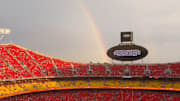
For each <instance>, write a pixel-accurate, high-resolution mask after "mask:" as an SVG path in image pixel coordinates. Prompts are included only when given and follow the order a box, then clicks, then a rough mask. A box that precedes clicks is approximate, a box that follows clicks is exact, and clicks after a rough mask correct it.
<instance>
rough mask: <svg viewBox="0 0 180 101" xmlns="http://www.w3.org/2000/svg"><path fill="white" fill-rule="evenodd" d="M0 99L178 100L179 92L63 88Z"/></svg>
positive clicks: (60, 100) (18, 100)
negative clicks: (61, 89)
mask: <svg viewBox="0 0 180 101" xmlns="http://www.w3.org/2000/svg"><path fill="white" fill-rule="evenodd" d="M1 101H180V93H178V92H158V91H143V90H138V91H137V90H64V91H50V92H39V93H32V94H24V95H18V96H13V97H9V98H5V99H2V100H1Z"/></svg>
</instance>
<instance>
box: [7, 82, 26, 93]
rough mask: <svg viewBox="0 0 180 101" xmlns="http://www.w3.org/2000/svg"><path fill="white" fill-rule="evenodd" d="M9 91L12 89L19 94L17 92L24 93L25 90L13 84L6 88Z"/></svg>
mask: <svg viewBox="0 0 180 101" xmlns="http://www.w3.org/2000/svg"><path fill="white" fill-rule="evenodd" d="M6 87H7V88H8V89H10V90H11V91H12V92H14V93H17V92H23V91H24V90H23V88H21V87H20V86H19V85H17V84H12V85H7V86H6Z"/></svg>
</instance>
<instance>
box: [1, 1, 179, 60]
mask: <svg viewBox="0 0 180 101" xmlns="http://www.w3.org/2000/svg"><path fill="white" fill-rule="evenodd" d="M81 5H83V6H84V7H86V8H87V11H88V14H90V15H91V16H92V18H93V21H94V23H95V25H96V26H97V29H98V30H99V32H100V35H101V38H102V39H103V42H104V46H105V49H106V50H107V49H108V48H110V47H112V46H114V45H117V44H119V33H120V32H122V31H133V32H134V42H135V43H136V44H138V45H142V46H144V47H146V48H147V49H148V50H149V54H148V56H147V57H146V58H144V62H148V63H157V62H161V63H164V62H177V61H179V60H180V54H179V51H180V45H179V43H180V40H179V39H180V12H179V11H180V6H179V5H180V1H179V0H0V27H1V28H10V29H11V30H12V33H11V34H10V35H7V36H6V37H5V38H4V39H3V40H2V41H1V43H9V42H10V41H12V42H13V43H15V44H18V45H20V46H22V47H25V48H28V49H31V50H36V51H38V52H40V53H44V54H47V55H50V56H55V57H58V58H61V59H66V60H70V61H77V62H89V61H92V62H104V59H103V58H104V57H103V55H102V51H101V50H100V49H99V47H101V46H100V45H99V43H98V42H97V41H95V38H96V36H95V31H93V28H92V25H91V24H90V22H91V21H90V20H89V19H88V16H87V15H86V13H85V12H84V11H83V9H82V8H81V7H80V6H81ZM137 62H140V61H137Z"/></svg>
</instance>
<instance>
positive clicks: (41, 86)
mask: <svg viewBox="0 0 180 101" xmlns="http://www.w3.org/2000/svg"><path fill="white" fill-rule="evenodd" d="M31 84H32V85H33V87H34V88H36V89H46V88H47V86H46V85H45V84H44V83H42V82H32V83H31Z"/></svg>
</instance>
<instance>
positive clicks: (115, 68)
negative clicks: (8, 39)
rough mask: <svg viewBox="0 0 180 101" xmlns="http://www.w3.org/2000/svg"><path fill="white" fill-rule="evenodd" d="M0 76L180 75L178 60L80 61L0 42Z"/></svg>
mask: <svg viewBox="0 0 180 101" xmlns="http://www.w3.org/2000/svg"><path fill="white" fill-rule="evenodd" d="M0 53H1V54H0V74H1V75H0V79H3V80H4V79H22V78H32V77H47V76H58V77H59V76H61V77H71V76H82V77H84V76H96V77H99V76H118V77H119V76H132V77H133V76H135V77H137V76H138V77H143V76H152V77H179V76H180V63H172V64H149V65H148V64H147V65H138V64H137V65H118V64H116V65H104V64H81V63H75V62H69V61H64V60H60V59H57V58H53V57H49V56H45V55H42V54H40V53H37V52H33V51H31V50H27V49H24V48H22V47H19V46H16V45H13V44H7V45H0Z"/></svg>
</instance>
